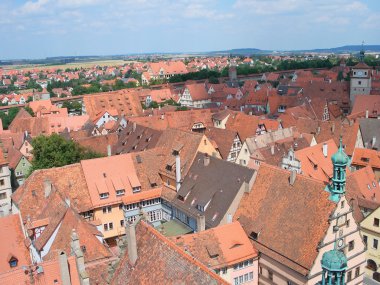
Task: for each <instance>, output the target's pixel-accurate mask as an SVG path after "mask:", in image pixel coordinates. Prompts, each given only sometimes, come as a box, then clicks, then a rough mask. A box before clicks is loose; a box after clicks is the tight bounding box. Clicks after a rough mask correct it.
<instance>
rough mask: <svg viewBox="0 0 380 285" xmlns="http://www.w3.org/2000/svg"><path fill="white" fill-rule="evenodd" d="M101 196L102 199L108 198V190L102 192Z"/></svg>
mask: <svg viewBox="0 0 380 285" xmlns="http://www.w3.org/2000/svg"><path fill="white" fill-rule="evenodd" d="M99 197H100V199H107V198H108V197H109V193H108V192H106V193H100V194H99Z"/></svg>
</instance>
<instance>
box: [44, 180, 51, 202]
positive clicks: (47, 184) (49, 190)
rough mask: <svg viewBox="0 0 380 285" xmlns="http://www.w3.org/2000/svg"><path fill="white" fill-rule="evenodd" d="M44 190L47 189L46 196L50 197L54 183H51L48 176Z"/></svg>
mask: <svg viewBox="0 0 380 285" xmlns="http://www.w3.org/2000/svg"><path fill="white" fill-rule="evenodd" d="M44 190H45V198H47V197H49V195H50V193H51V190H52V185H51V181H50V180H49V179H47V178H46V179H45V180H44Z"/></svg>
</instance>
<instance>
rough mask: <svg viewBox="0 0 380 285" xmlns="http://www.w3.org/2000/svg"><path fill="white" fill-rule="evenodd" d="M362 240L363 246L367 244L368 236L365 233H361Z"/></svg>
mask: <svg viewBox="0 0 380 285" xmlns="http://www.w3.org/2000/svg"><path fill="white" fill-rule="evenodd" d="M363 242H364V244H365V246H367V242H368V237H367V236H366V235H363Z"/></svg>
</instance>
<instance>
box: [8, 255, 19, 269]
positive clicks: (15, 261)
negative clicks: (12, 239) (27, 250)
mask: <svg viewBox="0 0 380 285" xmlns="http://www.w3.org/2000/svg"><path fill="white" fill-rule="evenodd" d="M17 263H18V260H17V259H16V258H14V257H12V259H11V260H10V261H9V266H10V267H16V266H17Z"/></svg>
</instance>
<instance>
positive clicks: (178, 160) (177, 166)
mask: <svg viewBox="0 0 380 285" xmlns="http://www.w3.org/2000/svg"><path fill="white" fill-rule="evenodd" d="M175 179H176V190H177V192H178V191H179V188H180V187H181V158H180V157H179V155H176V157H175Z"/></svg>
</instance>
